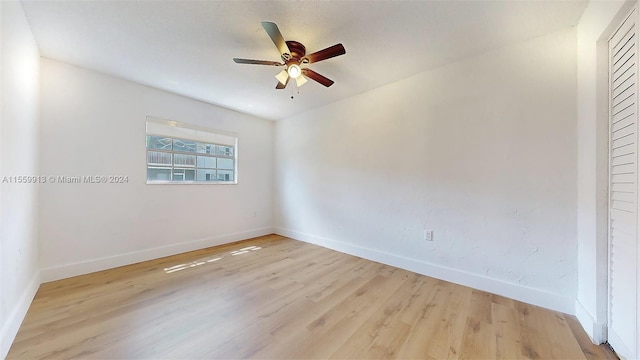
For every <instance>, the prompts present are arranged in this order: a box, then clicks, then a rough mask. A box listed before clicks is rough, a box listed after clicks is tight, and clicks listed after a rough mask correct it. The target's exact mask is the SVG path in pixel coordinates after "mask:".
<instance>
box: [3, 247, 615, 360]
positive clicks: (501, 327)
mask: <svg viewBox="0 0 640 360" xmlns="http://www.w3.org/2000/svg"><path fill="white" fill-rule="evenodd" d="M607 356H610V354H607V353H606V352H605V351H604V350H603V349H602V348H600V347H598V346H595V345H592V344H591V343H590V342H589V340H588V338H587V337H586V334H585V333H584V332H583V330H582V329H581V328H580V326H579V325H578V323H577V321H576V319H575V318H574V317H573V316H569V315H565V314H561V313H558V312H553V311H549V310H545V309H542V308H539V307H536V306H532V305H527V304H524V303H521V302H518V301H514V300H510V299H507V298H504V297H501V296H497V295H492V294H488V293H485V292H482V291H477V290H473V289H471V288H467V287H464V286H459V285H454V284H451V283H448V282H445V281H440V280H436V279H433V278H430V277H427V276H422V275H417V274H415V273H411V272H409V271H405V270H400V269H397V268H394V267H391V266H386V265H382V264H379V263H376V262H372V261H368V260H363V259H360V258H357V257H353V256H349V255H345V254H342V253H338V252H335V251H331V250H328V249H324V248H321V247H317V246H314V245H310V244H306V243H302V242H298V241H295V240H291V239H287V238H283V237H280V236H277V235H271V236H265V237H260V238H256V239H252V240H248V241H244V242H239V243H234V244H230V245H225V246H220V247H215V248H209V249H204V250H199V251H195V252H190V253H186V254H181V255H176V256H172V257H167V258H162V259H158V260H153V261H148V262H144V263H140V264H135V265H130V266H126V267H121V268H117V269H113V270H107V271H102V272H98V273H94V274H89V275H84V276H79V277H75V278H71V279H66V280H61V281H56V282H51V283H46V284H43V285H42V286H41V287H40V290H39V291H38V293H37V295H36V298H35V300H34V301H33V304H32V305H31V307H30V309H29V312H28V314H27V316H26V318H25V321H24V323H23V324H22V327H21V328H20V331H19V332H18V335H17V337H16V340H15V342H14V344H13V346H12V347H11V350H10V352H9V355H8V359H41V358H61V359H70V358H82V359H91V358H93V359H142V358H153V359H160V358H162V359H166V358H183V359H195V358H206V359H212V358H225V359H238V358H276V359H284V358H307V359H308V358H363V359H364V358H367V359H379V358H399V359H400V358H407V359H408V358H417V359H427V358H435V359H448V358H460V359H463V358H464V359H467V358H476V359H494V358H505V359H521V358H524V359H585V358H587V359H599V358H606V357H607Z"/></svg>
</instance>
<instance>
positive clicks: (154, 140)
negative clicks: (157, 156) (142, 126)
mask: <svg viewBox="0 0 640 360" xmlns="http://www.w3.org/2000/svg"><path fill="white" fill-rule="evenodd" d="M172 140H173V139H171V138H168V137H164V136H153V135H147V149H162V150H171V144H172Z"/></svg>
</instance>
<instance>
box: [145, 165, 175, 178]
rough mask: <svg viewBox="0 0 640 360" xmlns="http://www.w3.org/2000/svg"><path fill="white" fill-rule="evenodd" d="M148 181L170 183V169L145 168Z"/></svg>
mask: <svg viewBox="0 0 640 360" xmlns="http://www.w3.org/2000/svg"><path fill="white" fill-rule="evenodd" d="M147 180H148V181H171V168H170V167H168V168H163V167H154V166H147Z"/></svg>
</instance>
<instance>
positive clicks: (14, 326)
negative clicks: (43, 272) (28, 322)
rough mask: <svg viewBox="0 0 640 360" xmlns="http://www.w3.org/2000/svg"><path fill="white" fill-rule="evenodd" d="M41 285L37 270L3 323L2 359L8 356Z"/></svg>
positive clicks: (0, 335)
mask: <svg viewBox="0 0 640 360" xmlns="http://www.w3.org/2000/svg"><path fill="white" fill-rule="evenodd" d="M39 287H40V272H39V271H36V273H35V274H33V276H32V277H31V281H29V285H27V288H26V289H25V290H24V292H23V293H22V296H21V297H20V300H18V304H16V306H15V307H14V308H13V311H11V314H9V316H8V317H7V319H6V322H5V323H4V324H2V330H1V331H0V359H4V358H6V356H7V353H9V349H10V348H11V344H13V340H14V339H15V338H16V334H17V333H18V329H20V325H21V324H22V320H24V317H25V316H26V315H27V311H28V310H29V306H31V302H32V301H33V298H34V297H35V296H36V293H37V292H38V288H39Z"/></svg>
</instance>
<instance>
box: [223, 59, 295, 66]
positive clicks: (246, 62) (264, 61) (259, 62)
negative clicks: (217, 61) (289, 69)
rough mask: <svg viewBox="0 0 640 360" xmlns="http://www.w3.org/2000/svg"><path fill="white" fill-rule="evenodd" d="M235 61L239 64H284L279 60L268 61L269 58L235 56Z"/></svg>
mask: <svg viewBox="0 0 640 360" xmlns="http://www.w3.org/2000/svg"><path fill="white" fill-rule="evenodd" d="M233 61H235V62H236V63H237V64H252V65H271V66H284V64H283V63H280V62H277V61H267V60H251V59H238V58H233Z"/></svg>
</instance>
